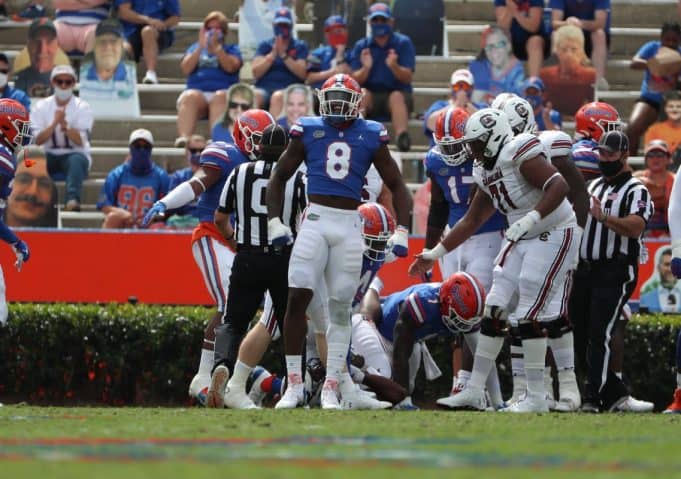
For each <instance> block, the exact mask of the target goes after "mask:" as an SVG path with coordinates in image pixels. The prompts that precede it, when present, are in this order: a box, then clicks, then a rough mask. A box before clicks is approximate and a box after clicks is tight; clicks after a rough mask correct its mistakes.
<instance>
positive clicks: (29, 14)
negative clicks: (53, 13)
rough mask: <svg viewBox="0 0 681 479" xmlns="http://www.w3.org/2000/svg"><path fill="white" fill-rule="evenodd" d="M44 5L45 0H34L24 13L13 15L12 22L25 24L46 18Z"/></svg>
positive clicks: (25, 8)
mask: <svg viewBox="0 0 681 479" xmlns="http://www.w3.org/2000/svg"><path fill="white" fill-rule="evenodd" d="M44 3H45V0H33V1H32V2H29V3H28V4H27V5H26V6H25V7H24V9H23V10H22V11H20V12H19V13H15V14H14V15H12V20H14V21H15V22H23V21H26V20H34V19H36V18H42V17H46V16H47V11H46V10H45V5H44Z"/></svg>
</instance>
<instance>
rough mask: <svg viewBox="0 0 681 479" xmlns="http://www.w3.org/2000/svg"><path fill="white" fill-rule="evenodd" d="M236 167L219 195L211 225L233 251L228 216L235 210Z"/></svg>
mask: <svg viewBox="0 0 681 479" xmlns="http://www.w3.org/2000/svg"><path fill="white" fill-rule="evenodd" d="M237 171H238V167H237V168H235V169H234V170H232V172H231V173H230V175H229V178H227V181H226V182H225V186H224V187H223V188H222V193H220V199H219V200H218V207H217V209H216V210H215V214H214V215H213V223H215V226H216V227H217V228H218V231H220V233H221V234H222V236H223V237H224V238H225V240H226V241H227V242H228V243H229V245H230V246H231V247H232V248H233V249H235V248H236V240H235V239H234V234H235V232H234V228H233V227H232V223H231V221H230V220H229V218H230V214H231V213H232V212H233V211H234V210H235V209H236V172H237Z"/></svg>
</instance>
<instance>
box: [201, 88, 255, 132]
mask: <svg viewBox="0 0 681 479" xmlns="http://www.w3.org/2000/svg"><path fill="white" fill-rule="evenodd" d="M226 96H227V108H226V109H225V111H224V112H223V113H222V116H221V117H220V118H219V119H218V121H217V122H216V123H215V124H214V125H213V130H212V132H211V140H212V141H224V142H226V143H234V138H233V137H232V129H233V128H234V122H235V121H236V119H237V118H238V116H239V115H240V114H241V113H243V112H244V111H246V110H250V109H251V108H253V102H254V101H255V93H253V88H252V87H251V86H250V85H247V84H245V83H235V84H234V85H232V86H231V87H229V89H228V90H227V93H226Z"/></svg>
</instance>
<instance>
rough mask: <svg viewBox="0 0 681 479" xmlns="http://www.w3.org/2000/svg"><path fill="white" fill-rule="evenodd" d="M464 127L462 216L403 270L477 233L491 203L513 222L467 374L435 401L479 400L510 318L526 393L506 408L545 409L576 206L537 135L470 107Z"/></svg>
mask: <svg viewBox="0 0 681 479" xmlns="http://www.w3.org/2000/svg"><path fill="white" fill-rule="evenodd" d="M464 131H465V134H464V138H463V140H462V141H463V143H464V145H465V146H466V148H467V149H468V150H469V153H470V154H471V155H472V156H473V157H474V158H475V161H476V164H475V168H474V173H473V174H474V178H475V182H476V184H477V185H478V187H479V188H478V190H477V191H476V192H475V194H474V196H473V199H472V201H471V205H470V207H469V209H468V211H467V212H466V214H465V215H464V216H463V218H461V220H459V221H458V222H457V223H456V225H455V226H454V227H453V228H452V229H451V230H450V231H449V233H448V234H447V235H446V237H445V238H444V240H442V241H441V242H440V243H439V244H438V245H437V246H436V247H435V248H433V249H432V250H425V251H423V252H422V253H420V254H419V255H417V259H416V261H415V262H414V263H412V265H411V266H410V268H409V271H410V273H411V274H420V273H422V272H423V271H424V270H426V269H428V268H430V267H431V266H432V264H433V261H434V260H436V259H438V258H441V257H442V256H444V255H445V254H447V252H448V251H450V250H452V249H454V248H456V247H458V246H459V245H460V244H461V243H463V242H464V241H465V240H466V239H468V238H469V237H470V236H471V235H472V234H473V233H475V231H477V229H478V228H479V227H480V226H481V225H482V223H484V221H486V220H487V219H488V218H490V217H491V216H492V215H493V214H494V211H495V209H496V210H499V211H501V213H503V214H505V215H506V217H507V218H508V220H509V223H510V224H511V226H509V228H508V229H507V230H506V234H505V236H506V241H505V242H504V244H503V246H502V249H501V251H500V253H499V255H498V256H497V258H496V260H495V265H496V266H495V269H494V274H493V280H492V289H491V290H490V293H489V295H488V297H487V304H486V305H485V311H484V314H483V318H482V321H481V335H480V339H479V341H478V345H477V348H476V351H475V359H474V363H473V372H472V375H471V378H470V380H469V382H468V384H467V386H466V388H465V389H464V390H463V391H461V392H459V393H458V394H456V395H454V396H450V397H449V398H448V399H446V400H442V401H441V404H444V405H447V406H449V407H452V408H455V409H458V408H473V409H478V410H482V409H484V408H485V406H486V404H485V396H484V392H483V385H484V383H485V380H486V378H487V376H488V374H489V372H490V370H491V368H492V366H493V365H494V361H495V359H496V357H497V355H498V354H499V351H500V350H501V346H502V344H503V337H504V335H505V333H506V331H507V329H508V321H510V322H511V325H513V326H516V327H518V328H519V330H520V334H521V337H522V343H523V353H524V357H525V372H526V375H527V395H526V396H525V397H524V398H523V399H521V400H520V401H518V402H516V403H514V404H513V405H511V406H510V407H509V408H507V410H509V411H512V412H542V411H548V405H547V402H546V392H545V388H544V358H545V356H546V346H547V339H546V336H545V335H544V332H545V330H551V329H552V328H554V327H557V326H558V324H559V322H560V321H561V318H562V317H564V315H565V311H564V308H565V301H564V299H565V296H566V295H567V292H568V291H569V281H568V280H569V274H568V273H569V271H571V270H572V269H574V268H575V265H576V262H577V252H578V248H579V238H578V236H579V233H578V232H576V231H575V229H576V226H577V222H576V219H575V214H574V211H573V210H572V207H571V206H570V203H569V202H568V201H567V199H566V195H567V193H568V191H569V187H568V185H567V183H566V182H565V180H564V179H563V177H562V176H561V175H560V173H558V171H557V170H556V168H555V167H554V166H553V165H552V164H551V162H550V161H549V159H548V154H547V152H546V150H545V149H544V147H543V145H542V144H541V142H540V141H539V139H538V138H537V137H536V136H534V135H530V134H521V135H517V136H515V137H514V134H513V130H512V128H511V124H510V122H509V119H508V116H507V115H506V114H505V113H504V112H502V111H500V110H495V109H491V108H487V109H483V110H480V111H478V112H476V113H474V114H473V115H471V117H470V118H469V119H468V122H467V123H466V128H465V130H464Z"/></svg>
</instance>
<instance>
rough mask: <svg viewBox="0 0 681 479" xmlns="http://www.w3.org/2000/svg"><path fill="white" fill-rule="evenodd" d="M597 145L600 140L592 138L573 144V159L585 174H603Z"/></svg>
mask: <svg viewBox="0 0 681 479" xmlns="http://www.w3.org/2000/svg"><path fill="white" fill-rule="evenodd" d="M597 146H598V142H596V141H593V140H591V139H585V140H579V141H577V142H575V143H574V144H573V145H572V160H573V161H574V162H575V166H577V168H579V170H580V171H581V172H582V173H583V174H584V175H585V176H592V175H599V176H600V174H601V170H600V168H598V159H599V156H598V150H597V149H596V147H597Z"/></svg>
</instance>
